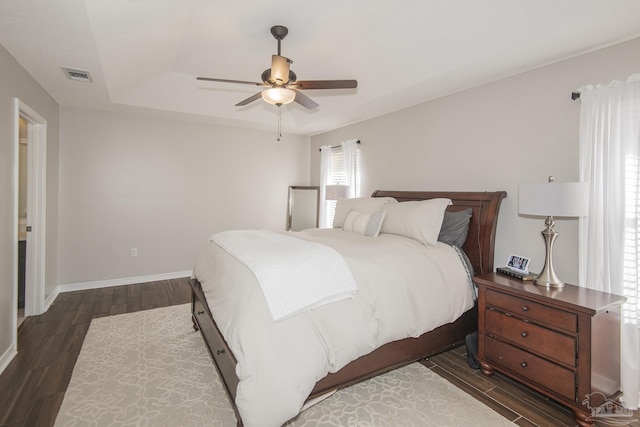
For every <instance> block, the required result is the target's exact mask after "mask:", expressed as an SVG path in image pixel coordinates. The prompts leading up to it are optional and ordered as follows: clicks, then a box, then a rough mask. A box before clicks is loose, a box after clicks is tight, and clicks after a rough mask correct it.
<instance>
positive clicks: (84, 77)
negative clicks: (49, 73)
mask: <svg viewBox="0 0 640 427" xmlns="http://www.w3.org/2000/svg"><path fill="white" fill-rule="evenodd" d="M62 70H63V71H64V73H65V74H66V75H67V77H69V78H70V79H71V80H78V81H81V82H91V81H92V80H91V74H89V72H88V71H84V70H78V69H75V68H68V67H62Z"/></svg>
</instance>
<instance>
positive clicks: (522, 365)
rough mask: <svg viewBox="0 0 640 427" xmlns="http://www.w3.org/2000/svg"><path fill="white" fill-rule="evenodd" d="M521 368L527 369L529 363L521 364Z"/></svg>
mask: <svg viewBox="0 0 640 427" xmlns="http://www.w3.org/2000/svg"><path fill="white" fill-rule="evenodd" d="M520 366H521V367H523V368H526V367H527V366H528V364H527V362H520Z"/></svg>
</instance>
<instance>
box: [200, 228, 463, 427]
mask: <svg viewBox="0 0 640 427" xmlns="http://www.w3.org/2000/svg"><path fill="white" fill-rule="evenodd" d="M293 234H294V235H295V236H296V237H298V238H301V239H306V240H309V241H313V242H318V243H322V244H325V245H327V246H330V247H332V248H334V249H335V250H337V251H338V252H339V253H340V254H342V256H343V257H344V259H345V260H346V262H347V264H348V266H349V268H350V269H351V272H352V274H353V277H354V279H355V280H356V283H357V286H358V291H357V293H356V294H355V295H354V296H353V298H350V299H346V300H341V301H337V302H332V303H329V304H326V305H322V306H320V307H316V308H313V309H311V310H308V311H304V312H302V313H298V314H296V315H294V316H292V317H289V318H286V319H282V320H279V321H274V320H272V318H271V315H270V312H269V309H268V307H267V304H266V301H265V298H264V295H263V293H262V291H261V288H260V286H259V284H258V282H257V280H256V278H255V276H254V275H253V273H252V272H251V270H249V269H248V268H247V267H246V266H245V265H244V264H243V263H241V262H239V261H238V260H236V259H235V258H234V257H233V256H231V255H229V254H228V253H227V252H226V251H225V250H224V249H222V248H221V247H220V246H218V245H217V244H215V243H210V244H209V245H208V247H207V248H206V250H205V251H204V252H203V253H202V255H201V256H200V257H199V259H198V261H197V263H196V266H195V268H194V276H195V277H196V278H197V279H198V281H199V282H200V283H201V285H202V289H203V291H204V294H205V297H206V299H207V302H208V305H209V308H210V309H211V312H212V314H213V317H214V319H215V321H216V324H217V325H218V327H219V328H220V331H221V332H222V334H223V336H224V338H225V340H226V341H227V344H228V345H229V347H230V348H231V351H232V352H233V354H234V355H235V357H236V359H237V361H238V364H237V367H236V373H237V375H238V378H239V380H240V382H239V385H238V390H237V395H236V405H237V407H238V410H239V412H240V416H241V417H242V420H243V422H244V424H245V426H247V427H253V426H281V425H282V424H283V423H284V422H286V421H287V420H289V419H290V418H292V417H294V416H295V415H297V414H298V412H299V411H300V410H301V408H302V406H303V404H304V401H305V400H306V398H307V397H308V395H309V393H310V392H311V390H312V389H313V387H314V385H315V383H316V382H317V381H318V380H320V379H321V378H323V377H324V376H326V375H327V373H329V372H335V371H337V370H339V369H340V368H342V367H343V366H344V365H346V364H347V363H349V362H350V361H352V360H354V359H356V358H358V357H360V356H362V355H364V354H366V353H369V352H371V351H372V350H374V349H376V348H377V347H379V346H381V345H383V344H385V343H387V342H391V341H395V340H398V339H402V338H407V337H417V336H419V335H421V334H423V333H424V332H427V331H430V330H432V329H435V328H437V327H438V326H441V325H444V324H447V323H450V322H453V321H454V320H456V319H457V318H458V317H460V315H462V314H463V313H464V312H465V311H467V310H469V309H470V308H471V307H472V306H473V304H474V301H473V292H472V286H471V284H470V278H469V277H468V275H467V272H466V269H465V268H464V266H463V264H462V262H461V260H460V257H459V254H458V253H457V252H456V251H455V250H454V249H453V248H452V247H450V246H448V245H446V244H443V243H439V244H438V246H437V247H436V246H425V245H423V244H421V243H419V242H417V241H415V240H412V239H409V238H406V237H401V236H397V235H390V234H383V235H380V236H378V237H368V236H362V235H359V234H356V233H349V232H344V231H342V230H339V229H310V230H305V231H302V232H297V233H293Z"/></svg>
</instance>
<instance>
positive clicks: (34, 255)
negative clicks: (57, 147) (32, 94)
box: [14, 98, 47, 329]
mask: <svg viewBox="0 0 640 427" xmlns="http://www.w3.org/2000/svg"><path fill="white" fill-rule="evenodd" d="M20 117H22V118H24V119H25V120H26V121H27V124H28V125H27V126H28V134H27V138H28V149H27V151H28V155H27V157H28V161H27V163H28V171H27V173H28V177H27V212H28V214H27V215H28V216H27V226H30V227H31V230H32V231H31V232H29V233H27V259H26V274H25V276H26V279H25V307H24V311H25V316H34V315H38V314H42V313H44V308H45V304H44V297H45V254H46V245H45V243H46V194H47V144H46V142H47V121H46V120H45V119H44V118H42V116H40V115H39V114H38V113H37V112H36V111H35V110H33V109H32V108H31V107H29V106H28V105H27V104H25V103H24V102H22V101H21V100H20V99H18V98H15V128H16V144H19V118H20ZM16 149H17V147H16ZM17 157H18V156H17V154H16V169H17V167H18V163H17V161H18V159H17ZM16 174H17V170H16ZM15 191H16V206H17V199H18V194H17V192H18V184H17V181H16V189H15ZM14 214H15V215H16V219H15V224H16V234H17V224H18V218H17V216H18V212H17V209H16V212H15V213H14ZM17 240H18V239H17V236H16V242H17ZM15 250H16V254H15V263H14V265H17V258H18V256H17V255H18V254H17V245H16V249H15ZM14 283H17V269H16V273H15V280H14ZM15 294H16V298H15V299H16V301H15V304H14V309H15V310H16V314H15V316H14V317H15V318H16V319H17V316H18V313H17V305H18V303H17V292H16V293H15ZM14 329H16V328H14Z"/></svg>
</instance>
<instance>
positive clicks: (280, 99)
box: [262, 87, 296, 105]
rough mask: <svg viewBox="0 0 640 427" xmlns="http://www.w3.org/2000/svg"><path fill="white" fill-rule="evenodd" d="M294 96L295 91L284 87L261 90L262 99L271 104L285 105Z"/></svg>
mask: <svg viewBox="0 0 640 427" xmlns="http://www.w3.org/2000/svg"><path fill="white" fill-rule="evenodd" d="M295 98H296V92H295V91H294V90H291V89H287V88H286V87H272V88H269V89H265V90H263V91H262V99H264V100H265V101H267V102H268V103H269V104H273V105H285V104H288V103H290V102H292V101H293V100H294V99H295Z"/></svg>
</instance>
